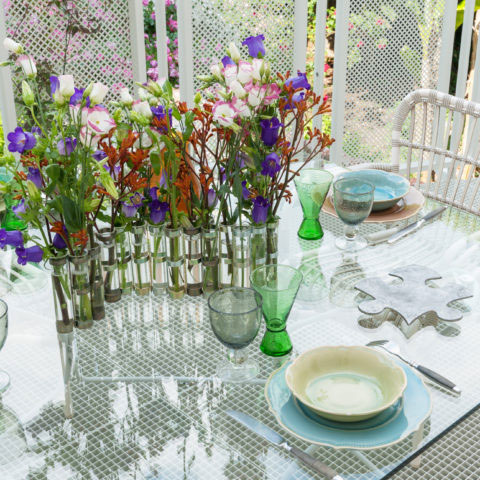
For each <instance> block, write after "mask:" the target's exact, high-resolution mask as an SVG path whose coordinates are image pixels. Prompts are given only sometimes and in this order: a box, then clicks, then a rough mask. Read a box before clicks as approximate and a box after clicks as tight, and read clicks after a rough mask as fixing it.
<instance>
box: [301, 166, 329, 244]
mask: <svg viewBox="0 0 480 480" xmlns="http://www.w3.org/2000/svg"><path fill="white" fill-rule="evenodd" d="M332 179H333V175H332V174H331V173H330V172H327V171H325V170H319V169H317V168H306V169H304V170H302V171H301V172H300V174H299V175H298V176H296V177H295V187H296V188H297V193H298V197H299V199H300V203H301V204H302V210H303V221H302V224H301V225H300V229H299V230H298V236H299V237H300V238H303V239H305V240H319V239H320V238H322V237H323V230H322V226H321V225H320V222H319V220H318V217H319V215H320V209H321V208H322V205H323V202H324V201H325V198H326V197H327V193H328V189H329V188H330V184H331V183H332Z"/></svg>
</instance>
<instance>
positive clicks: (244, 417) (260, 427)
mask: <svg viewBox="0 0 480 480" xmlns="http://www.w3.org/2000/svg"><path fill="white" fill-rule="evenodd" d="M226 414H227V415H228V416H229V417H231V418H233V419H234V420H236V421H237V422H238V423H241V424H242V425H243V426H245V427H247V428H248V429H250V430H251V431H252V432H255V433H256V434H257V435H260V436H261V437H263V438H264V439H265V440H268V441H269V442H270V443H273V444H275V445H277V446H278V447H282V448H283V449H284V450H286V451H287V452H289V453H291V454H293V455H295V456H296V457H297V458H299V459H300V460H301V461H302V462H304V463H305V464H307V465H308V466H309V467H311V468H312V469H313V470H315V471H317V472H318V473H320V474H322V475H324V476H325V477H326V478H327V479H328V480H343V477H341V476H340V475H338V474H337V473H336V472H335V471H334V470H332V469H331V468H330V467H329V466H328V465H325V464H324V463H323V462H321V461H320V460H317V459H316V458H313V457H312V456H311V455H309V454H308V453H306V452H304V451H303V450H300V449H299V448H297V447H295V446H293V445H289V444H288V443H287V441H286V440H285V439H284V438H283V437H282V436H281V435H279V434H278V433H277V432H275V430H272V429H271V428H270V427H267V426H266V425H265V424H263V423H262V422H259V421H258V420H257V419H256V418H253V417H251V416H250V415H248V414H246V413H243V412H239V411H238V410H227V411H226Z"/></svg>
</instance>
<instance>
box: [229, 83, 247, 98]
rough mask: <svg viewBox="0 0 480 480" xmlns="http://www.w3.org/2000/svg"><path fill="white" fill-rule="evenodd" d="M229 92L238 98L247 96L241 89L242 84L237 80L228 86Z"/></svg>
mask: <svg viewBox="0 0 480 480" xmlns="http://www.w3.org/2000/svg"><path fill="white" fill-rule="evenodd" d="M230 90H231V91H232V92H233V93H234V95H235V96H236V97H238V98H245V97H246V96H247V92H246V91H245V89H244V88H243V86H242V84H241V83H240V82H239V81H238V80H234V81H233V82H232V83H231V84H230Z"/></svg>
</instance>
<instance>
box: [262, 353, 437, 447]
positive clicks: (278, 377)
mask: <svg viewBox="0 0 480 480" xmlns="http://www.w3.org/2000/svg"><path fill="white" fill-rule="evenodd" d="M291 363H292V362H287V363H286V364H285V365H283V366H282V367H281V368H280V369H278V370H276V371H275V372H273V373H272V374H271V375H270V378H269V379H268V381H267V383H266V385H265V397H266V399H267V402H268V404H269V407H270V409H271V410H272V412H273V413H274V414H275V417H276V418H277V421H278V423H279V424H280V426H282V427H283V428H284V429H285V430H287V431H289V432H290V433H292V434H293V435H295V436H296V437H298V438H301V439H302V440H306V441H307V442H310V443H315V444H317V445H325V446H329V447H333V448H337V449H342V448H354V449H359V450H361V449H367V450H371V449H375V448H382V447H386V446H388V445H393V444H395V443H398V442H400V441H401V440H403V439H404V438H406V437H407V436H408V435H410V434H411V433H413V432H415V431H417V430H418V428H419V427H420V425H421V424H422V423H423V422H425V420H427V418H428V417H429V416H430V413H431V410H432V401H431V398H430V393H429V391H428V390H427V387H426V386H425V384H424V383H423V380H422V379H421V378H420V377H419V376H418V375H417V374H416V373H415V372H414V371H413V370H412V369H411V368H410V367H408V366H407V365H405V364H403V363H402V362H400V361H398V364H399V365H400V366H401V367H402V368H403V370H404V371H405V374H406V375H407V388H406V390H405V393H404V395H403V399H402V400H399V401H398V402H397V403H395V404H394V405H392V406H391V407H390V408H388V409H387V410H385V411H384V412H383V413H381V414H380V415H377V416H375V417H373V418H370V419H368V420H363V421H361V422H349V423H343V422H334V421H331V420H327V419H325V418H322V417H320V416H318V415H316V414H315V413H314V412H312V411H311V410H309V409H308V408H307V407H305V406H304V405H302V404H301V403H300V402H299V401H298V400H296V399H295V397H294V396H293V395H292V394H291V392H290V390H289V388H288V386H287V383H286V381H285V371H286V370H287V368H288V366H289V365H290V364H291Z"/></svg>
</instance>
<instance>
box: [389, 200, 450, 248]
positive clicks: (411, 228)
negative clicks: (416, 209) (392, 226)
mask: <svg viewBox="0 0 480 480" xmlns="http://www.w3.org/2000/svg"><path fill="white" fill-rule="evenodd" d="M446 209H447V207H446V206H443V207H440V208H436V209H435V210H432V211H431V212H429V213H427V214H426V215H425V216H424V217H422V218H421V219H420V220H417V221H416V222H413V223H412V224H410V225H408V226H407V227H404V228H402V229H401V230H399V231H398V232H397V233H394V234H393V235H392V236H391V237H390V238H389V239H388V240H387V243H390V244H392V243H395V242H396V241H397V240H400V239H401V238H402V237H404V236H405V235H408V234H409V233H412V232H414V231H415V230H418V229H419V228H421V227H422V226H423V225H424V224H425V223H426V222H428V220H431V219H432V218H434V217H436V216H437V215H440V214H441V213H443V212H444V211H445V210H446Z"/></svg>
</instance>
